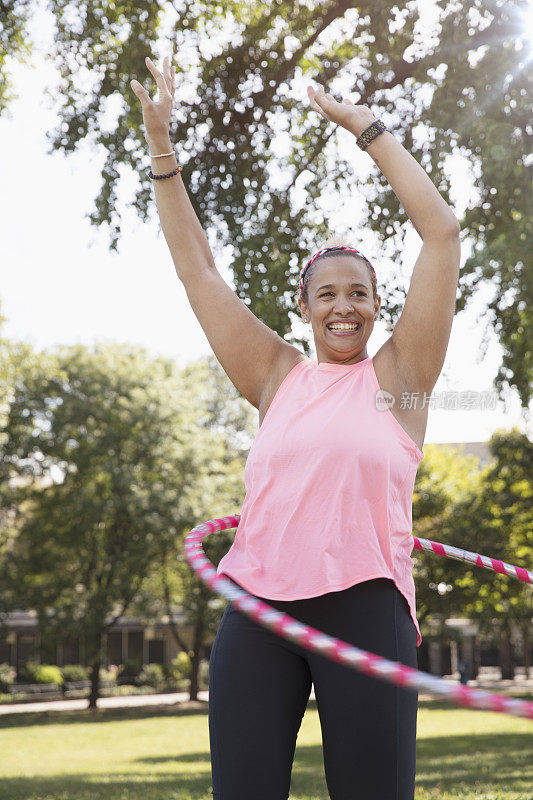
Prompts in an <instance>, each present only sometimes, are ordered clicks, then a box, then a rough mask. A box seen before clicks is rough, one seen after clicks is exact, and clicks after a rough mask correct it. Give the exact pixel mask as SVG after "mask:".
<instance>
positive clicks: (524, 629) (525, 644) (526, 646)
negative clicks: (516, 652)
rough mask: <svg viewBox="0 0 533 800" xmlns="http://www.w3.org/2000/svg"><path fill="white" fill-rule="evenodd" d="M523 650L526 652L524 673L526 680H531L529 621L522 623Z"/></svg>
mask: <svg viewBox="0 0 533 800" xmlns="http://www.w3.org/2000/svg"><path fill="white" fill-rule="evenodd" d="M522 652H523V654H524V673H525V678H526V680H529V674H530V671H531V657H530V653H529V623H528V622H527V621H526V622H525V623H524V624H523V625H522Z"/></svg>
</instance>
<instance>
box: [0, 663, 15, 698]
mask: <svg viewBox="0 0 533 800" xmlns="http://www.w3.org/2000/svg"><path fill="white" fill-rule="evenodd" d="M16 676H17V670H16V669H15V667H12V666H11V664H6V663H4V664H0V692H7V689H8V686H11V684H12V683H15V678H16Z"/></svg>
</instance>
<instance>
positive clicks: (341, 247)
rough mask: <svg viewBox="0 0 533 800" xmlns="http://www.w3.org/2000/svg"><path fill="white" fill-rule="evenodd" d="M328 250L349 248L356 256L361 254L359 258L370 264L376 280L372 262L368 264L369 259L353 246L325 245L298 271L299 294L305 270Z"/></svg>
mask: <svg viewBox="0 0 533 800" xmlns="http://www.w3.org/2000/svg"><path fill="white" fill-rule="evenodd" d="M328 250H350V252H352V253H357V255H358V256H361V258H363V259H364V260H365V261H366V263H367V264H369V265H370V269H371V270H372V272H373V273H374V278H376V281H377V277H376V270H375V269H374V267H373V266H372V264H370V261H369V260H368V258H366V257H365V256H364V255H363V254H362V253H360V252H359V250H356V249H355V247H348V246H346V245H343V244H339V245H335V247H325V248H324V249H323V250H319V251H318V253H315V254H314V256H312V257H311V258H310V259H309V261H308V262H307V264H306V265H305V266H304V267H303V268H302V271H301V272H300V294H302V291H303V286H304V275H305V271H306V270H307V268H308V267H310V266H311V264H312V263H313V261H315V259H317V258H318V256H321V255H322V254H323V253H327V252H328Z"/></svg>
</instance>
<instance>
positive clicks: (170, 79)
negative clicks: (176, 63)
mask: <svg viewBox="0 0 533 800" xmlns="http://www.w3.org/2000/svg"><path fill="white" fill-rule="evenodd" d="M173 70H174V67H171V66H170V56H167V57H166V58H165V61H164V71H165V80H166V82H167V89H168V91H169V92H170V94H174V76H173Z"/></svg>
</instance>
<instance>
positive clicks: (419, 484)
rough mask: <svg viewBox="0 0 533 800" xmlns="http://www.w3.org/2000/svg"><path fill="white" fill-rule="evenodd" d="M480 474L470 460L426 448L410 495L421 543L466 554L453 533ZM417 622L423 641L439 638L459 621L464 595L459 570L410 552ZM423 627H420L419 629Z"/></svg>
mask: <svg viewBox="0 0 533 800" xmlns="http://www.w3.org/2000/svg"><path fill="white" fill-rule="evenodd" d="M481 481H482V470H481V469H480V468H479V463H478V459H477V458H476V457H475V456H473V455H468V454H467V455H465V454H463V453H457V452H456V450H455V449H454V448H451V447H446V446H442V445H434V444H426V445H425V446H424V460H423V461H422V462H421V463H420V466H419V468H418V471H417V475H416V479H415V487H414V492H413V534H414V535H415V536H417V537H419V538H421V539H430V540H432V541H437V542H442V543H443V544H450V545H453V546H454V547H464V548H465V549H469V546H470V544H471V540H470V537H469V536H468V535H466V538H462V536H461V534H463V533H464V531H461V534H459V533H458V532H457V531H456V530H455V527H454V519H455V516H456V513H457V511H456V510H457V507H458V506H460V505H461V504H464V506H465V508H468V507H469V506H470V504H471V503H472V501H473V498H474V497H475V496H476V495H478V494H479V492H480V490H481ZM412 557H413V561H414V564H413V576H414V579H415V584H416V607H417V619H418V622H419V625H420V628H421V631H422V636H424V634H425V633H429V631H430V630H431V629H433V630H435V628H436V629H437V630H439V631H440V632H443V630H444V622H445V620H446V619H448V618H449V617H450V616H454V615H455V614H459V615H461V616H462V605H463V600H462V593H461V591H460V590H459V589H458V586H457V583H456V582H457V578H458V577H459V575H460V574H461V571H462V568H463V566H464V565H463V564H460V563H459V562H457V561H452V560H451V559H445V558H439V557H438V556H434V555H432V554H431V553H425V552H420V551H416V552H414V551H413V556H412ZM422 626H424V627H422Z"/></svg>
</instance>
